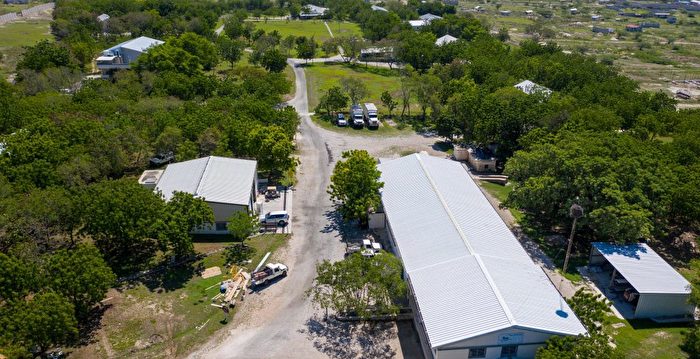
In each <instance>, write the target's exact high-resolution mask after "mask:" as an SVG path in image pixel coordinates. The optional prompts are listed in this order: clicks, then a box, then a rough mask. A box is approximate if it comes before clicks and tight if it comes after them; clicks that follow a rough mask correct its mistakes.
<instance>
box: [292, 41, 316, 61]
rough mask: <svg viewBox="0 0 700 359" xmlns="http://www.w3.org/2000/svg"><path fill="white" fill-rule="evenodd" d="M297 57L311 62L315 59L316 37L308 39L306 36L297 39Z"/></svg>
mask: <svg viewBox="0 0 700 359" xmlns="http://www.w3.org/2000/svg"><path fill="white" fill-rule="evenodd" d="M296 42H297V56H299V57H300V58H302V59H304V60H307V61H308V60H310V59H313V58H314V55H315V54H316V46H317V45H316V40H314V37H313V36H312V37H310V38H307V37H305V36H301V37H297V38H296Z"/></svg>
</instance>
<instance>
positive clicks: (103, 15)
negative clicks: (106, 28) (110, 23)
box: [97, 14, 109, 22]
mask: <svg viewBox="0 0 700 359" xmlns="http://www.w3.org/2000/svg"><path fill="white" fill-rule="evenodd" d="M107 20H109V15H107V14H101V15H100V16H98V17H97V21H99V22H105V21H107Z"/></svg>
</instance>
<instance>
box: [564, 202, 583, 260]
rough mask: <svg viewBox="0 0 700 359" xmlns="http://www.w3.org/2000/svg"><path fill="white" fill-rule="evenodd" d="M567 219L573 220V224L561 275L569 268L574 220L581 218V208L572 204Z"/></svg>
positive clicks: (574, 227)
mask: <svg viewBox="0 0 700 359" xmlns="http://www.w3.org/2000/svg"><path fill="white" fill-rule="evenodd" d="M569 217H571V218H573V219H574V223H573V224H572V225H571V235H570V236H569V244H568V245H567V246H566V257H564V267H563V268H562V274H565V273H566V269H567V268H568V266H569V256H570V255H571V246H572V245H573V244H574V233H575V232H576V220H577V219H579V218H581V217H583V207H581V206H579V205H578V204H577V203H574V204H572V205H571V207H570V208H569Z"/></svg>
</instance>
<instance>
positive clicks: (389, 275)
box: [306, 253, 406, 318]
mask: <svg viewBox="0 0 700 359" xmlns="http://www.w3.org/2000/svg"><path fill="white" fill-rule="evenodd" d="M402 272H403V269H402V266H401V261H400V260H399V259H398V258H396V257H394V256H393V255H392V254H390V253H381V254H379V255H375V256H374V257H371V258H365V257H363V256H362V255H361V254H360V253H354V254H352V255H351V256H349V257H348V258H346V259H345V260H342V261H338V262H335V263H333V262H330V261H328V260H325V261H323V262H321V263H319V264H317V265H316V273H317V275H316V278H315V279H314V282H313V284H312V286H311V288H309V290H307V292H306V294H307V295H308V296H309V297H310V298H311V300H312V302H313V303H315V304H316V305H317V306H319V307H320V308H321V309H324V310H325V311H326V313H328V309H331V310H334V311H336V312H354V313H356V314H357V315H358V316H360V317H362V318H368V317H370V316H372V315H385V314H397V313H398V311H399V307H398V306H397V305H396V304H395V303H396V300H398V299H399V298H402V297H403V296H404V295H405V293H406V282H404V280H403V278H402Z"/></svg>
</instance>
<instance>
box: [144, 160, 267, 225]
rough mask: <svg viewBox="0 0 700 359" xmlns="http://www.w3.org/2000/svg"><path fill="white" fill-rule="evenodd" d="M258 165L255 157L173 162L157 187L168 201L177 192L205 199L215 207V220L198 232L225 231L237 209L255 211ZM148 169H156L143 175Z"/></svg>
mask: <svg viewBox="0 0 700 359" xmlns="http://www.w3.org/2000/svg"><path fill="white" fill-rule="evenodd" d="M257 167H258V163H257V161H254V160H243V159H237V158H228V157H218V156H209V157H203V158H197V159H194V160H189V161H183V162H177V163H172V164H170V165H168V167H166V168H165V170H164V171H163V173H162V174H160V177H159V178H158V179H155V181H157V182H156V185H155V188H154V191H156V192H160V193H161V195H162V196H163V198H165V200H166V201H168V200H170V198H172V196H173V193H174V192H185V193H190V194H192V195H193V196H196V197H199V198H202V199H204V201H205V202H207V204H209V206H210V207H211V209H212V210H213V211H214V221H215V223H213V224H212V225H211V226H208V227H206V228H203V229H198V230H196V232H197V233H226V232H227V229H226V224H227V222H228V219H229V218H230V217H231V215H232V214H233V213H234V212H238V211H246V212H248V213H254V212H255V200H256V195H257V192H258V187H257V186H258V183H257V182H258V181H257ZM148 172H153V171H146V172H145V173H144V175H143V176H142V178H144V179H147V177H149V176H147V175H146V173H148ZM144 176H145V177H144ZM144 185H145V184H144Z"/></svg>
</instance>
